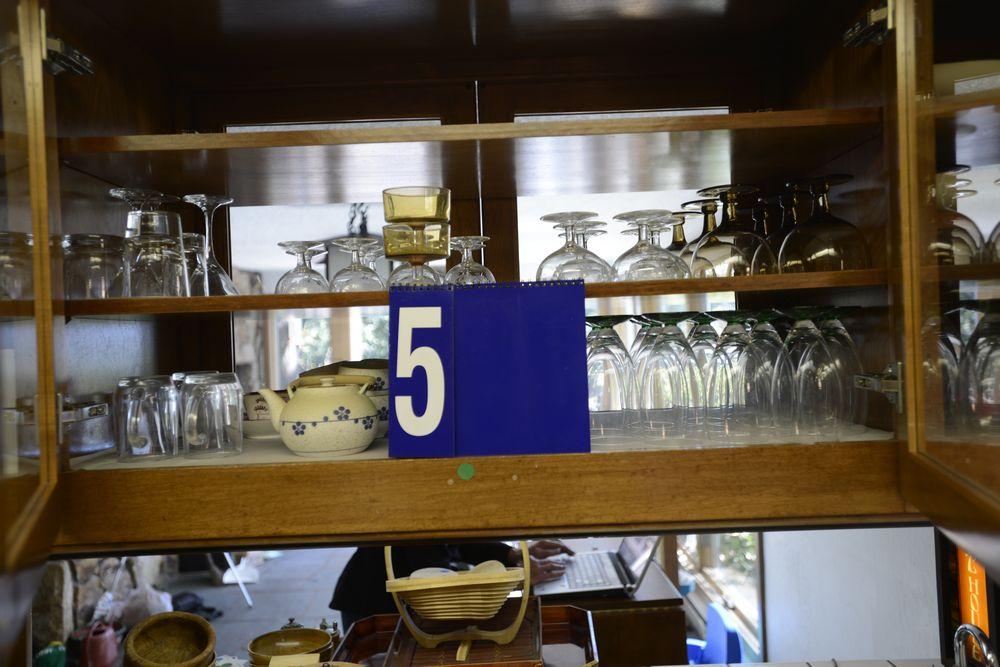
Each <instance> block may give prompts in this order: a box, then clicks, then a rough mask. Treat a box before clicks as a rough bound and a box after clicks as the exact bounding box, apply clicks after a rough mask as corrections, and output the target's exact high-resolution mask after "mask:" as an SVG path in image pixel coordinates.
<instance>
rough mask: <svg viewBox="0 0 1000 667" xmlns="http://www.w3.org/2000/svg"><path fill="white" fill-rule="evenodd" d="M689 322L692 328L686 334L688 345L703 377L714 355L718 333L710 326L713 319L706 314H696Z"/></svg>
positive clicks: (717, 342)
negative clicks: (692, 324) (692, 325)
mask: <svg viewBox="0 0 1000 667" xmlns="http://www.w3.org/2000/svg"><path fill="white" fill-rule="evenodd" d="M690 320H691V321H692V322H693V323H694V328H692V329H691V331H689V332H688V343H689V344H690V345H691V352H692V353H693V354H694V360H695V364H696V365H697V367H698V368H700V369H701V371H702V374H703V375H704V373H705V371H706V370H707V369H708V365H709V364H710V363H711V361H712V355H713V354H715V346H716V345H718V344H719V333H718V332H717V331H716V330H715V327H714V326H712V322H714V321H715V318H714V317H712V316H711V315H709V314H708V313H696V314H695V315H693V316H692V317H691V318H690Z"/></svg>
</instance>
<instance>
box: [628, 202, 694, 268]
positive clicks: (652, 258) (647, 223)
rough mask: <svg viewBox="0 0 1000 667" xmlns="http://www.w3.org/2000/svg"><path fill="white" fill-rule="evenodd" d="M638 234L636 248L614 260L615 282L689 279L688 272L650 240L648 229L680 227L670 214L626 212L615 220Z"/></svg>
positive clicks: (652, 210)
mask: <svg viewBox="0 0 1000 667" xmlns="http://www.w3.org/2000/svg"><path fill="white" fill-rule="evenodd" d="M614 219H615V220H620V221H623V222H625V223H627V224H628V225H629V226H630V227H634V228H635V229H636V230H637V234H638V239H637V241H636V244H635V245H634V246H632V247H631V248H629V249H628V250H626V251H625V252H624V253H622V254H621V256H619V257H618V259H616V260H615V263H614V270H615V277H616V280H619V281H634V280H671V279H678V278H689V277H690V271H689V270H688V267H687V266H685V265H684V263H683V262H682V261H681V260H680V259H679V258H678V257H676V256H675V255H673V254H672V253H669V252H667V251H666V250H664V249H663V248H659V247H657V246H656V245H654V244H653V243H652V241H651V240H650V227H651V226H653V225H656V224H657V223H659V224H679V222H683V220H681V221H678V219H677V218H675V217H674V215H673V213H672V212H671V211H665V210H660V209H647V210H641V211H627V212H625V213H619V214H618V215H616V216H614Z"/></svg>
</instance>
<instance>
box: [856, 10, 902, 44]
mask: <svg viewBox="0 0 1000 667" xmlns="http://www.w3.org/2000/svg"><path fill="white" fill-rule="evenodd" d="M894 5H895V0H887V2H886V5H885V6H884V7H878V8H876V9H870V10H868V11H867V12H866V13H865V15H864V17H862V19H861V20H860V21H858V22H857V23H855V24H854V25H852V26H851V27H850V28H848V29H847V30H846V31H845V32H844V38H843V40H844V46H848V47H857V46H868V45H869V44H874V45H876V46H879V45H881V44H882V43H884V42H885V39H886V37H888V36H889V33H890V32H891V31H892V29H893V14H894V12H895V9H896V8H895V6H894Z"/></svg>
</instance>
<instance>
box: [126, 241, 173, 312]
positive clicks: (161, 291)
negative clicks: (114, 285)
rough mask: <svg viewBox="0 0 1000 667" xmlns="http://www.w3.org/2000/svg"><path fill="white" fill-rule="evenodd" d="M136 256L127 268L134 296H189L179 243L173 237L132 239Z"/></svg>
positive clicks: (130, 290)
mask: <svg viewBox="0 0 1000 667" xmlns="http://www.w3.org/2000/svg"><path fill="white" fill-rule="evenodd" d="M130 245H131V247H132V248H133V249H134V253H135V254H134V256H133V257H132V259H131V261H130V264H129V266H128V268H127V270H128V274H129V294H130V295H131V296H134V297H137V296H187V289H186V288H185V283H186V282H187V280H186V278H187V273H186V270H185V268H184V259H183V257H182V256H181V252H180V244H179V243H178V242H177V239H175V238H173V237H172V236H166V235H163V234H143V235H140V236H136V237H135V238H133V239H130Z"/></svg>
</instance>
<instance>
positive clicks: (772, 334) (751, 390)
mask: <svg viewBox="0 0 1000 667" xmlns="http://www.w3.org/2000/svg"><path fill="white" fill-rule="evenodd" d="M752 317H753V319H754V321H755V323H754V325H753V328H752V329H751V330H750V342H749V344H747V346H746V351H745V362H744V378H745V383H746V396H747V398H746V404H747V412H748V415H749V416H750V417H751V419H752V420H754V421H755V422H756V426H757V428H758V429H760V430H763V431H770V430H772V429H773V427H774V417H773V409H772V406H771V383H772V381H773V378H774V371H775V368H776V367H777V364H778V357H779V356H780V355H781V347H782V341H781V336H780V334H779V333H778V331H777V329H776V328H775V326H774V323H775V322H776V321H778V320H779V319H782V318H784V314H782V313H781V312H780V311H778V310H775V309H767V310H761V311H757V312H755V313H752Z"/></svg>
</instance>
